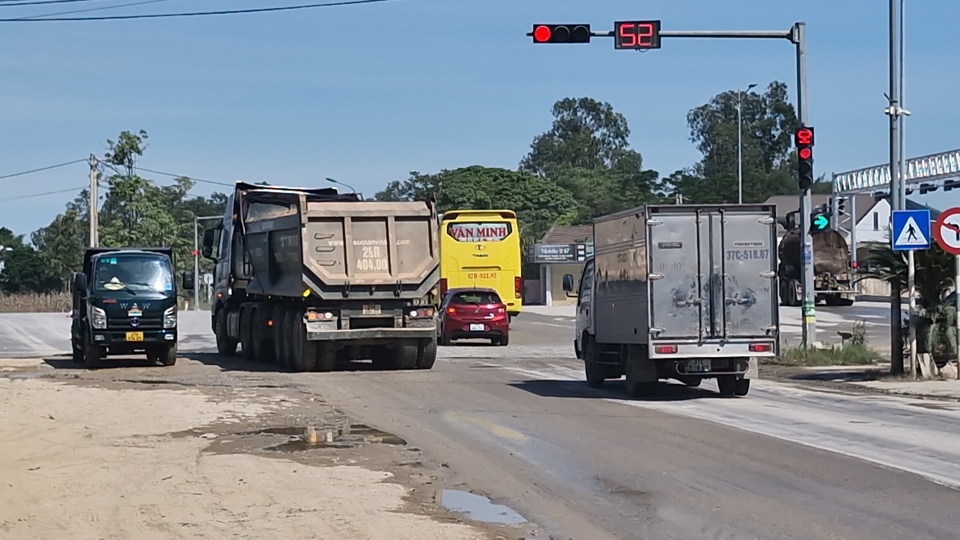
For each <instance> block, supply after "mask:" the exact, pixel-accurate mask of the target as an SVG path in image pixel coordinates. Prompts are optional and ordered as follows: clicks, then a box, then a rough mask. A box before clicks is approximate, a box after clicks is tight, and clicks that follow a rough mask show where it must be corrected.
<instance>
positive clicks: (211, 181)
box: [137, 167, 235, 187]
mask: <svg viewBox="0 0 960 540" xmlns="http://www.w3.org/2000/svg"><path fill="white" fill-rule="evenodd" d="M137 170H140V171H146V172H148V173H153V174H161V175H163V176H170V177H173V178H186V179H188V180H193V181H194V182H200V183H201V184H215V185H218V186H227V187H233V186H234V185H235V184H228V183H226V182H217V181H214V180H204V179H202V178H194V177H192V176H189V175H186V174H173V173H168V172H163V171H153V170H150V169H144V168H143V167H137Z"/></svg>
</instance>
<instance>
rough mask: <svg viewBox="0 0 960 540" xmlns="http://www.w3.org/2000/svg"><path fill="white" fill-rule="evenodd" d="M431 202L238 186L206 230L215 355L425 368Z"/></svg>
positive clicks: (295, 366) (296, 363)
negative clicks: (213, 264)
mask: <svg viewBox="0 0 960 540" xmlns="http://www.w3.org/2000/svg"><path fill="white" fill-rule="evenodd" d="M437 226H438V218H437V212H436V207H435V204H434V202H433V201H418V202H375V201H363V200H362V199H361V198H360V197H359V196H358V195H356V194H352V193H351V194H341V193H339V192H338V191H337V190H336V189H335V188H292V187H277V186H267V185H254V184H247V183H244V182H238V183H237V184H236V186H235V189H234V192H233V194H231V195H230V196H229V197H228V198H227V204H226V210H225V213H224V217H223V220H222V221H221V223H220V224H219V225H218V226H217V227H214V228H210V229H208V230H206V231H205V232H204V237H203V244H202V249H201V251H202V254H203V256H204V257H206V258H209V259H212V260H215V261H216V269H215V271H214V278H213V279H214V293H215V294H214V299H213V303H212V306H211V327H212V330H213V333H214V334H215V335H216V340H217V350H218V352H219V353H220V354H222V355H233V354H235V353H236V351H237V346H238V345H239V346H240V348H241V350H242V351H243V354H244V355H245V356H246V357H247V358H248V359H251V360H271V361H275V362H277V363H278V364H279V365H280V366H282V367H284V368H287V369H292V370H295V371H330V370H332V369H334V367H335V366H336V363H337V362H338V361H352V360H366V359H369V360H372V361H373V363H374V364H375V365H377V366H378V367H383V368H391V369H430V368H432V367H433V364H434V361H435V360H436V357H437V312H436V307H435V305H434V304H433V302H432V299H433V298H436V296H437V292H438V291H437V288H438V285H439V279H440V256H439V239H438V232H437Z"/></svg>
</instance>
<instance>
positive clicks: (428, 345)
mask: <svg viewBox="0 0 960 540" xmlns="http://www.w3.org/2000/svg"><path fill="white" fill-rule="evenodd" d="M436 361H437V342H436V341H435V340H432V339H431V340H426V341H423V342H422V343H420V348H419V350H418V351H417V369H432V368H433V364H434V363H436Z"/></svg>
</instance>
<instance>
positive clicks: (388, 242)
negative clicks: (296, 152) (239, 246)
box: [243, 192, 440, 300]
mask: <svg viewBox="0 0 960 540" xmlns="http://www.w3.org/2000/svg"><path fill="white" fill-rule="evenodd" d="M243 208H244V210H245V212H244V220H243V226H244V228H245V234H244V238H245V239H246V242H247V251H248V254H249V263H250V266H251V268H250V270H251V272H250V281H249V284H248V285H247V291H248V292H249V293H254V294H262V295H270V296H293V297H300V296H303V295H304V293H305V291H307V290H309V294H312V295H316V296H317V297H319V298H322V299H328V300H329V299H353V298H356V299H402V298H420V297H423V296H426V295H427V294H428V293H429V292H430V290H431V289H433V288H434V287H435V286H436V285H437V284H438V282H439V267H440V254H439V241H438V234H437V230H436V223H437V221H436V220H437V215H436V211H435V209H434V207H433V206H432V204H430V203H428V202H339V201H322V200H320V201H313V200H310V199H309V198H308V197H307V196H305V195H303V194H297V193H293V194H290V195H289V196H287V197H278V194H276V193H270V194H269V196H266V197H264V196H258V193H257V192H251V193H247V194H245V197H244V205H243Z"/></svg>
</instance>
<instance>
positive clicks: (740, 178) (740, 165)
mask: <svg viewBox="0 0 960 540" xmlns="http://www.w3.org/2000/svg"><path fill="white" fill-rule="evenodd" d="M756 87H757V85H756V84H751V85H749V86H747V89H746V90H743V91H741V90H737V193H738V196H737V202H738V203H740V204H743V93H744V92H749V91H750V90H752V89H754V88H756Z"/></svg>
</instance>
